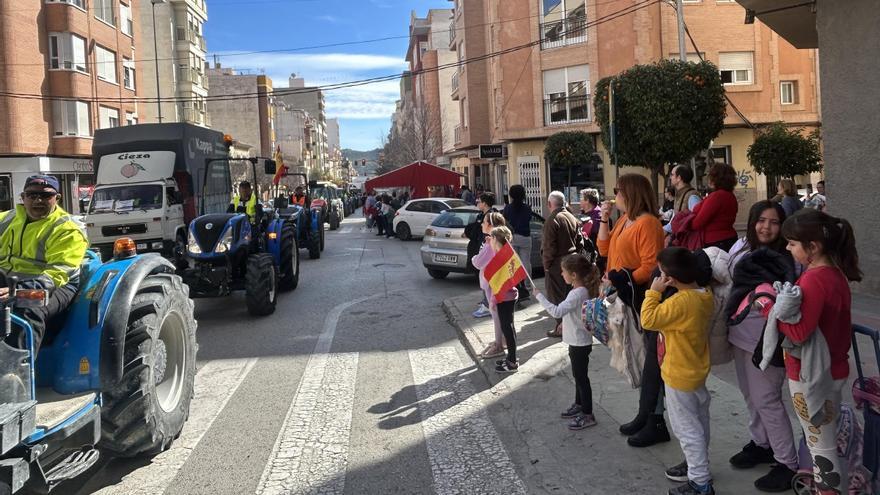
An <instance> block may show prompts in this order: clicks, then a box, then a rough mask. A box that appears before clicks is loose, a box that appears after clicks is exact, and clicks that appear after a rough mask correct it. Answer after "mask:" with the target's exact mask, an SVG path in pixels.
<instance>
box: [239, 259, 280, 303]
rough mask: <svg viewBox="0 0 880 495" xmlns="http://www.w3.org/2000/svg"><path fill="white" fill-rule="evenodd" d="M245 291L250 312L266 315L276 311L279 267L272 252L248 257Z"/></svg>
mask: <svg viewBox="0 0 880 495" xmlns="http://www.w3.org/2000/svg"><path fill="white" fill-rule="evenodd" d="M244 292H245V301H246V302H247V309H248V313H250V314H252V315H254V316H266V315H270V314H272V313H274V312H275V303H276V302H277V300H278V269H277V268H276V267H275V260H274V259H272V255H271V254H268V253H260V254H252V255H250V256H249V257H248V259H247V273H246V274H245V276H244Z"/></svg>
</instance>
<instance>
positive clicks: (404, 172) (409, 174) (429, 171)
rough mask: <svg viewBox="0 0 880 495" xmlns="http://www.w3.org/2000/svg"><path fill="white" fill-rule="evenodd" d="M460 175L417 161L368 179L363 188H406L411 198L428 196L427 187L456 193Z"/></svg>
mask: <svg viewBox="0 0 880 495" xmlns="http://www.w3.org/2000/svg"><path fill="white" fill-rule="evenodd" d="M462 177H463V175H461V174H459V173H457V172H453V171H452V170H447V169H445V168H441V167H438V166H436V165H432V164H430V163H428V162H421V161H419V162H414V163H411V164H409V165H407V166H405V167H401V168H399V169H397V170H392V171H391V172H388V173H386V174H382V175H380V176H378V177H375V178H373V179H370V180H368V181H367V182H366V184H364V189H365V190H367V191H372V190H374V189H383V188H388V189H392V188H407V189H409V191H410V194H411V197H412V199H419V198H427V197H429V196H430V194H429V192H428V189H429V188H443V190H444V191H445V192H444V194H456V193H457V192H458V189H459V187H461V178H462Z"/></svg>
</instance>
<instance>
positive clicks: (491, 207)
mask: <svg viewBox="0 0 880 495" xmlns="http://www.w3.org/2000/svg"><path fill="white" fill-rule="evenodd" d="M477 208H478V209H479V210H480V213H478V214H477V217H476V218H475V219H474V221H473V222H472V223H470V224H468V225H467V226H466V227H465V228H464V235H466V236H467V238H468V246H467V253H468V259H473V258H474V256H476V255H477V253H479V252H480V247H482V246H483V243H484V242H485V240H486V235H487V234H486V233H485V232H483V218H484V217H485V216H486V214H487V213H489V212H493V211H494V212H497V211H498V210H497V209H496V208H495V194H493V193H491V192H483V193H480V196H479V197H478V198H477ZM502 218H503V217H502ZM474 268H476V267H474ZM490 314H491V313H490V312H489V301H488V300H487V299H486V297H485V296H483V300H482V301H480V304H479V305H478V306H477V309H476V311H474V313H473V316H474V318H485V317H487V316H490Z"/></svg>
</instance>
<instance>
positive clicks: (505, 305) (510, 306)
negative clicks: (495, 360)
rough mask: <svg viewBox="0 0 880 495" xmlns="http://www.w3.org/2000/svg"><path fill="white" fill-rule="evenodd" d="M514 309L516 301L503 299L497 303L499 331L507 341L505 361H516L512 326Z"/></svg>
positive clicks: (514, 337)
mask: <svg viewBox="0 0 880 495" xmlns="http://www.w3.org/2000/svg"><path fill="white" fill-rule="evenodd" d="M515 309H516V301H504V302H501V303H498V306H497V307H496V311H497V312H498V321H499V323H501V333H502V334H504V340H506V341H507V361H508V362H511V363H515V362H516V329H515V328H514V327H513V311H514V310H515Z"/></svg>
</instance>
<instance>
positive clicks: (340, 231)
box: [339, 227, 353, 234]
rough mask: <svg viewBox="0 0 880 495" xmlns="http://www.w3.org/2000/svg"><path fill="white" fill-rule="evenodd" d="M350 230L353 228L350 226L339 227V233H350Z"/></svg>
mask: <svg viewBox="0 0 880 495" xmlns="http://www.w3.org/2000/svg"><path fill="white" fill-rule="evenodd" d="M352 230H353V229H352V228H351V227H343V228H341V229H339V233H340V234H351V232H352Z"/></svg>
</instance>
